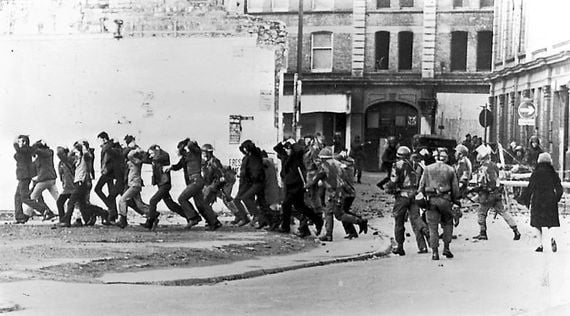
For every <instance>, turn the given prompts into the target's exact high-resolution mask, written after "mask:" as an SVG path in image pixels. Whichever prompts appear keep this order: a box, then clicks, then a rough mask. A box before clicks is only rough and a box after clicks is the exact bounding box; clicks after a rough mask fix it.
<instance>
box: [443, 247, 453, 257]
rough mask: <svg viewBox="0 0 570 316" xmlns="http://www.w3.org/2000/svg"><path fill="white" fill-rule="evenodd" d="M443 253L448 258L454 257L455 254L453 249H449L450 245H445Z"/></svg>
mask: <svg viewBox="0 0 570 316" xmlns="http://www.w3.org/2000/svg"><path fill="white" fill-rule="evenodd" d="M442 254H443V255H444V256H445V257H446V258H448V259H451V258H453V254H452V253H451V250H449V245H445V246H444V247H443V253H442Z"/></svg>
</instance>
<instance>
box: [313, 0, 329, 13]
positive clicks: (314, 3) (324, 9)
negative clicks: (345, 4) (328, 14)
mask: <svg viewBox="0 0 570 316" xmlns="http://www.w3.org/2000/svg"><path fill="white" fill-rule="evenodd" d="M317 1H319V0H313V1H312V3H311V10H312V11H333V10H334V0H327V1H328V2H329V3H330V6H328V7H326V8H317V7H316V3H317ZM321 1H322V0H321Z"/></svg>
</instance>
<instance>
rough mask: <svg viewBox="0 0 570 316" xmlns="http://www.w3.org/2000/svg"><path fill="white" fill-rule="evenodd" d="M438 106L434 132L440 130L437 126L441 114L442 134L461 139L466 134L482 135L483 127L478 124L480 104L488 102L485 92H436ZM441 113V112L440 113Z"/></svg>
mask: <svg viewBox="0 0 570 316" xmlns="http://www.w3.org/2000/svg"><path fill="white" fill-rule="evenodd" d="M437 101H438V108H437V114H436V121H435V125H436V132H437V134H438V135H439V134H440V131H439V129H437V126H439V125H441V122H442V116H443V126H445V129H444V130H443V132H442V135H443V136H446V137H449V138H454V139H457V140H458V141H462V140H463V139H464V138H465V135H466V134H471V135H477V136H479V137H483V134H484V132H485V131H484V129H483V127H481V125H479V113H480V112H481V110H482V108H481V106H484V105H485V103H487V102H488V95H486V94H467V93H438V94H437ZM442 113H443V114H442Z"/></svg>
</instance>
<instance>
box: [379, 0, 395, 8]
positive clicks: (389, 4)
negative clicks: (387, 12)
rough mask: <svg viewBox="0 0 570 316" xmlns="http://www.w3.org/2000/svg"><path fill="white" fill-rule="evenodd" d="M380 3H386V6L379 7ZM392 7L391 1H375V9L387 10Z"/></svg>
mask: <svg viewBox="0 0 570 316" xmlns="http://www.w3.org/2000/svg"><path fill="white" fill-rule="evenodd" d="M380 1H388V6H387V7H385V6H381V5H379V4H380ZM391 7H392V0H376V9H389V8H391Z"/></svg>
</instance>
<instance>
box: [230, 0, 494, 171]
mask: <svg viewBox="0 0 570 316" xmlns="http://www.w3.org/2000/svg"><path fill="white" fill-rule="evenodd" d="M234 7H236V6H235V5H234ZM237 7H239V6H237ZM298 8H299V2H298V0H248V1H247V3H245V9H246V10H247V13H248V14H251V15H256V16H262V17H264V18H265V19H268V20H279V21H283V22H284V23H285V24H286V25H287V31H288V40H289V42H288V48H289V50H288V67H287V71H286V73H285V74H284V78H285V80H284V94H285V96H284V97H283V98H282V102H280V108H281V111H282V112H283V113H284V115H283V117H284V126H285V130H286V131H287V129H288V126H290V122H291V120H292V115H291V114H290V113H291V112H292V108H293V97H292V96H291V95H292V93H293V76H294V73H296V72H297V69H296V65H297V25H298ZM303 8H304V9H303V33H302V46H303V50H302V54H301V56H302V58H303V60H302V63H301V64H302V69H301V70H300V73H301V76H302V97H301V112H302V115H301V126H302V134H311V133H314V132H321V133H323V134H324V135H325V136H326V138H327V139H329V140H330V139H331V138H332V135H333V133H334V132H341V133H342V134H343V136H344V137H345V140H346V143H349V142H350V140H351V139H353V137H354V136H356V135H359V136H361V138H363V139H364V140H366V141H370V142H371V143H372V145H370V146H368V147H367V149H366V150H367V151H368V157H369V158H370V159H368V162H367V169H369V170H374V169H377V168H378V166H379V157H380V155H381V152H382V148H383V144H384V142H385V139H386V138H387V137H389V136H396V137H398V138H399V140H400V142H401V143H402V144H409V142H410V140H411V137H412V136H413V135H414V134H420V133H421V134H441V135H444V136H447V137H452V138H456V139H459V138H462V137H463V135H465V134H466V133H475V134H477V133H479V135H481V134H482V128H481V127H479V124H478V113H479V111H480V110H481V106H483V105H484V104H485V102H487V100H488V89H489V85H488V83H486V82H484V80H483V79H484V77H485V76H487V75H488V74H489V72H490V70H491V59H492V56H491V51H492V31H493V1H490V0H462V1H461V0H438V1H435V0H305V1H304V3H303ZM289 131H290V128H289Z"/></svg>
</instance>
